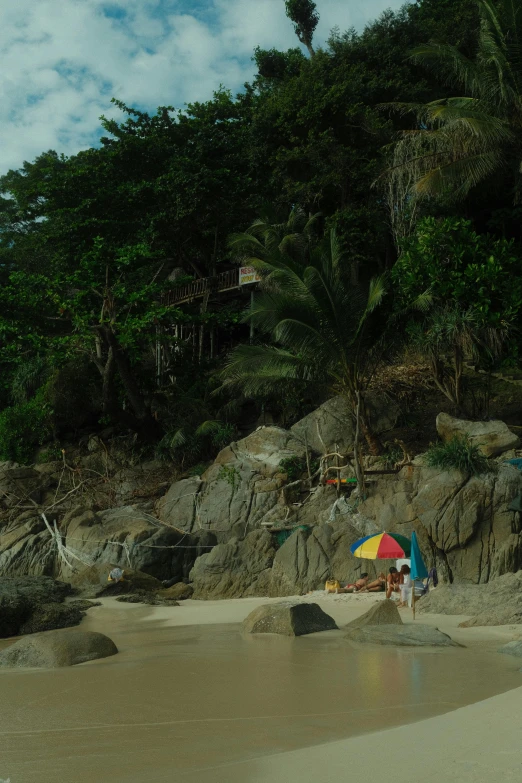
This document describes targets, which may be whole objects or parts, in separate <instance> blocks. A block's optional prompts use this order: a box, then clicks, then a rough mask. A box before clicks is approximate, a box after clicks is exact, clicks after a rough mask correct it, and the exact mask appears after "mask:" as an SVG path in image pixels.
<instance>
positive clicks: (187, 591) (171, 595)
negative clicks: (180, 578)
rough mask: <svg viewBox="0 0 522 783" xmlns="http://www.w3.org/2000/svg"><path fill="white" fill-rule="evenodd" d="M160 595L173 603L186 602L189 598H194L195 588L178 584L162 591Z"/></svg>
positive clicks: (181, 583)
mask: <svg viewBox="0 0 522 783" xmlns="http://www.w3.org/2000/svg"><path fill="white" fill-rule="evenodd" d="M158 595H159V596H160V597H161V598H166V599H169V600H171V601H186V600H187V598H192V596H193V595H194V588H193V586H192V585H187V584H185V582H177V583H176V584H175V585H171V587H167V588H166V589H165V590H160V591H159V593H158Z"/></svg>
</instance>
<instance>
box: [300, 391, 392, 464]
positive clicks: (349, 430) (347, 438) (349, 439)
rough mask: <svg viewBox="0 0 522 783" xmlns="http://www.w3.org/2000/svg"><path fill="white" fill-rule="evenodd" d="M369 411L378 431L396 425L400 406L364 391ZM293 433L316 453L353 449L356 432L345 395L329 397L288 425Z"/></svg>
mask: <svg viewBox="0 0 522 783" xmlns="http://www.w3.org/2000/svg"><path fill="white" fill-rule="evenodd" d="M366 403H367V407H368V413H369V416H370V421H371V424H372V428H373V431H374V432H375V433H376V434H378V435H380V434H382V433H383V432H387V431H388V430H391V429H393V428H394V427H395V425H396V423H397V419H398V417H399V413H400V409H399V406H398V405H397V404H396V403H395V402H394V401H392V400H391V399H386V398H385V397H384V396H383V395H379V394H375V393H373V392H369V393H368V394H367V395H366ZM290 431H291V433H292V435H293V436H294V437H295V438H297V439H298V440H300V441H301V442H302V443H307V445H308V447H309V448H310V449H312V451H315V452H316V453H317V454H324V453H325V452H331V451H335V450H336V446H337V447H338V450H340V451H341V452H342V453H343V454H346V453H348V452H350V451H352V449H353V439H354V433H355V426H354V416H353V410H352V408H351V407H350V405H349V403H348V401H347V400H346V399H345V398H344V397H332V399H330V400H328V401H327V402H325V403H323V405H321V406H320V407H319V408H317V410H315V411H313V413H310V414H309V415H308V416H306V417H305V418H304V419H301V421H298V422H297V424H294V426H293V427H292V428H291V430H290Z"/></svg>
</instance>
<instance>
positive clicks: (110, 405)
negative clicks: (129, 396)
mask: <svg viewBox="0 0 522 783" xmlns="http://www.w3.org/2000/svg"><path fill="white" fill-rule="evenodd" d="M115 370H116V364H115V361H114V351H113V350H112V348H109V353H108V355H107V361H106V362H105V367H104V368H103V375H102V411H103V413H104V415H105V416H107V415H112V414H114V413H115V411H116V407H117V406H116V389H115V388H114V374H115Z"/></svg>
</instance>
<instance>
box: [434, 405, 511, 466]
mask: <svg viewBox="0 0 522 783" xmlns="http://www.w3.org/2000/svg"><path fill="white" fill-rule="evenodd" d="M437 432H438V433H439V436H440V437H441V438H442V440H444V441H449V440H451V439H452V438H454V437H455V436H458V437H464V438H468V439H469V440H470V441H471V443H473V444H474V445H475V446H478V447H479V449H480V450H481V451H482V453H483V454H485V455H486V457H496V456H498V455H499V454H503V453H504V452H505V451H509V450H510V449H516V448H517V446H518V445H519V444H520V438H519V437H518V436H517V435H514V434H513V433H512V432H511V430H510V429H509V427H508V426H507V424H505V423H504V422H503V421H467V420H465V419H455V418H453V416H449V415H448V414H447V413H439V415H438V416H437Z"/></svg>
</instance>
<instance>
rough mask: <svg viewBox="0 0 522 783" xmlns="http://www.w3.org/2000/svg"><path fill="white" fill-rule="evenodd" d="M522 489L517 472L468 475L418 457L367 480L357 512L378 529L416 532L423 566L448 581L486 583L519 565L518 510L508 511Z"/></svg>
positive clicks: (505, 469) (521, 538)
mask: <svg viewBox="0 0 522 783" xmlns="http://www.w3.org/2000/svg"><path fill="white" fill-rule="evenodd" d="M521 491H522V473H521V472H520V471H518V470H516V469H514V468H513V467H511V466H509V465H506V466H504V465H501V466H500V468H499V471H498V473H497V474H491V475H487V476H479V477H469V476H466V475H464V474H462V473H460V472H459V471H456V470H454V471H441V470H438V469H435V468H426V467H423V466H422V464H421V463H419V462H417V463H416V464H414V465H412V466H411V467H406V468H403V470H402V471H401V472H400V474H399V475H398V476H397V477H395V476H392V477H390V478H385V479H384V480H382V481H381V480H379V481H378V482H376V483H375V484H373V485H372V491H371V493H370V494H369V497H368V499H367V500H365V502H364V503H361V504H360V505H359V508H358V512H359V513H360V515H361V516H364V517H366V518H368V519H370V520H372V521H374V522H375V523H380V525H381V529H385V530H391V531H394V532H399V533H403V534H404V535H407V536H409V535H411V532H412V530H416V531H417V535H418V537H419V541H420V544H421V548H422V551H423V553H424V554H425V557H426V560H427V563H426V564H427V565H428V567H430V566H431V565H435V566H436V567H437V568H438V570H439V576H441V577H442V578H443V579H444V580H447V581H452V580H453V581H459V582H467V583H471V584H476V583H482V582H487V581H489V580H490V579H493V578H495V577H497V576H501V575H502V574H505V573H507V572H510V571H516V570H518V568H519V567H520V566H521V565H522V536H521V531H522V523H521V516H522V515H520V514H515V513H514V512H513V511H510V510H509V505H510V503H511V502H512V500H513V498H514V497H515V496H516V495H517V494H519V493H520V492H521Z"/></svg>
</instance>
